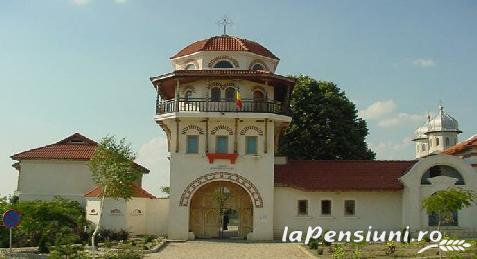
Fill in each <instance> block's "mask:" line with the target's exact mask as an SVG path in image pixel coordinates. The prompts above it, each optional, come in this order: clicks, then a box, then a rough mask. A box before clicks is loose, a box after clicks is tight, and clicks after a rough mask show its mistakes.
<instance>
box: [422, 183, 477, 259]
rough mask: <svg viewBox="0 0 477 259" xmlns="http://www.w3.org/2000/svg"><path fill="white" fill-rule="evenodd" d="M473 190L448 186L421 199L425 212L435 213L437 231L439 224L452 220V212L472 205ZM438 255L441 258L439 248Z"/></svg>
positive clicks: (473, 199)
mask: <svg viewBox="0 0 477 259" xmlns="http://www.w3.org/2000/svg"><path fill="white" fill-rule="evenodd" d="M476 197H477V196H476V194H475V192H473V191H469V190H464V189H461V188H452V187H451V188H448V189H446V190H441V191H437V192H435V193H433V194H432V195H431V196H429V197H427V198H426V199H424V200H423V201H422V207H423V208H424V209H425V210H426V212H427V214H429V215H432V214H435V215H437V217H438V219H437V220H438V221H437V231H440V227H441V224H442V223H443V222H448V221H450V220H452V217H453V213H454V212H457V211H459V210H462V209H464V208H468V207H470V206H472V204H473V203H474V202H475V200H476ZM439 257H440V258H442V254H441V251H440V250H439Z"/></svg>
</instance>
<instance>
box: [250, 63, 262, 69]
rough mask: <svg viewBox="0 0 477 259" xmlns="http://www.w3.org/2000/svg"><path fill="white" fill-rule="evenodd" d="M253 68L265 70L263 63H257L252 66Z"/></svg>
mask: <svg viewBox="0 0 477 259" xmlns="http://www.w3.org/2000/svg"><path fill="white" fill-rule="evenodd" d="M252 70H265V68H264V67H263V65H262V64H259V63H256V64H254V65H253V66H252Z"/></svg>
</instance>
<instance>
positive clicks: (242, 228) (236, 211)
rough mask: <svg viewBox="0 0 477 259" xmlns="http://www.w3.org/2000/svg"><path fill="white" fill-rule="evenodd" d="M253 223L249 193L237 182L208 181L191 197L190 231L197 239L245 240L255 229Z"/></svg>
mask: <svg viewBox="0 0 477 259" xmlns="http://www.w3.org/2000/svg"><path fill="white" fill-rule="evenodd" d="M252 222H253V206H252V201H251V199H250V195H249V194H248V193H247V191H245V190H244V189H243V188H242V187H240V186H239V185H237V184H235V183H232V182H227V181H217V182H211V183H208V184H206V185H204V186H202V187H200V188H199V189H198V190H197V191H196V192H195V194H194V195H193V197H192V199H191V203H190V217H189V231H191V232H194V235H195V236H196V237H197V238H238V239H245V238H246V237H247V234H248V233H250V232H251V231H252V229H253V226H252Z"/></svg>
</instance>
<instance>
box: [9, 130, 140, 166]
mask: <svg viewBox="0 0 477 259" xmlns="http://www.w3.org/2000/svg"><path fill="white" fill-rule="evenodd" d="M97 146H98V143H96V142H95V141H93V140H91V139H89V138H87V137H85V136H83V135H81V134H80V133H75V134H73V135H71V136H69V137H67V138H65V139H63V140H61V141H58V142H56V143H54V144H51V145H47V146H43V147H39V148H34V149H30V150H27V151H24V152H20V153H18V154H14V155H13V156H11V158H12V159H14V160H19V161H21V160H31V159H46V160H49V159H65V160H85V161H87V160H90V159H91V157H92V156H93V155H94V152H95V151H96V147H97ZM135 165H136V166H138V167H139V168H140V169H141V170H142V171H144V172H146V173H147V172H149V170H148V169H147V168H145V167H143V166H141V165H139V164H136V163H135Z"/></svg>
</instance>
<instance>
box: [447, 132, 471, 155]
mask: <svg viewBox="0 0 477 259" xmlns="http://www.w3.org/2000/svg"><path fill="white" fill-rule="evenodd" d="M470 148H477V135H475V136H473V137H471V138H470V139H468V140H466V141H464V142H460V143H459V144H457V145H455V146H452V147H450V148H448V149H446V150H444V151H442V153H443V154H447V155H456V154H459V153H461V152H463V151H465V150H468V149H470Z"/></svg>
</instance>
